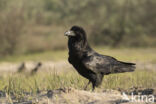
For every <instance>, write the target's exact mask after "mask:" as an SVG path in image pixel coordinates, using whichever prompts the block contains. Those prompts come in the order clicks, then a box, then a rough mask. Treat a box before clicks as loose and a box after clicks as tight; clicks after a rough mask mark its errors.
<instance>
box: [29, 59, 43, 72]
mask: <svg viewBox="0 0 156 104" xmlns="http://www.w3.org/2000/svg"><path fill="white" fill-rule="evenodd" d="M41 66H42V63H41V62H38V64H37V65H36V67H35V68H33V69H32V70H31V75H34V74H35V73H37V71H38V70H39V68H40V67H41Z"/></svg>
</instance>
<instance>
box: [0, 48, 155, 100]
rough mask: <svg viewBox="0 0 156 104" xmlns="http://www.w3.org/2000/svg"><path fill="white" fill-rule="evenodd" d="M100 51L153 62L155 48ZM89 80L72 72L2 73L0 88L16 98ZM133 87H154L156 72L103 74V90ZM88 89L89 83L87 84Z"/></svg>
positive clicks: (53, 54) (60, 55) (54, 54)
mask: <svg viewBox="0 0 156 104" xmlns="http://www.w3.org/2000/svg"><path fill="white" fill-rule="evenodd" d="M95 50H96V51H97V52H99V53H102V54H106V55H110V56H113V57H116V58H117V59H119V60H123V61H132V62H133V61H139V62H149V63H151V62H152V63H156V55H155V52H156V49H110V48H104V47H101V48H100V47H98V48H95ZM67 57H68V52H67V51H48V52H43V53H35V54H27V55H19V56H8V57H6V58H4V59H1V60H0V61H1V62H4V61H9V62H21V61H29V60H31V61H32V60H33V61H39V60H40V61H43V60H52V61H58V60H67ZM87 82H88V80H86V79H85V78H83V77H81V76H80V75H79V74H78V73H77V72H75V71H70V72H69V71H68V72H59V73H57V72H49V73H46V72H39V73H37V74H36V75H34V76H29V74H27V73H23V74H16V73H13V74H9V73H5V74H1V75H0V91H5V92H6V93H8V94H10V95H14V96H15V98H16V100H17V101H20V100H22V99H24V97H25V95H26V93H30V94H36V93H37V92H38V91H43V90H44V91H45V90H46V91H47V90H51V89H58V88H62V87H72V88H76V89H83V88H84V86H85V85H86V83H87ZM132 87H143V88H155V87H156V71H154V70H139V69H137V70H136V71H135V72H132V73H121V74H112V75H108V76H104V79H103V83H102V85H101V87H100V88H102V89H118V88H121V89H129V88H132ZM88 90H91V85H90V86H89V87H88Z"/></svg>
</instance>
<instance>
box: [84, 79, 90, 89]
mask: <svg viewBox="0 0 156 104" xmlns="http://www.w3.org/2000/svg"><path fill="white" fill-rule="evenodd" d="M89 84H90V81H89V82H88V83H87V85H86V86H85V87H84V90H86V89H87V87H88V85H89Z"/></svg>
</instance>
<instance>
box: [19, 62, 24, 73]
mask: <svg viewBox="0 0 156 104" xmlns="http://www.w3.org/2000/svg"><path fill="white" fill-rule="evenodd" d="M25 70H26V66H25V63H24V62H23V63H22V64H21V65H20V66H19V68H18V73H21V72H23V71H25Z"/></svg>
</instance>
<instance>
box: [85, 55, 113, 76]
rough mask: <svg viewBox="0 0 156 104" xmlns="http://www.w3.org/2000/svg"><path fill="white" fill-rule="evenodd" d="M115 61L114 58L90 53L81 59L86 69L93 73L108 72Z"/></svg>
mask: <svg viewBox="0 0 156 104" xmlns="http://www.w3.org/2000/svg"><path fill="white" fill-rule="evenodd" d="M115 62H116V59H115V58H112V57H109V56H103V55H101V56H95V55H92V56H89V57H87V58H85V59H83V61H82V64H83V65H84V66H85V67H86V69H88V70H91V71H93V72H95V73H99V72H103V73H109V72H110V68H111V67H113V66H114V63H115Z"/></svg>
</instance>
